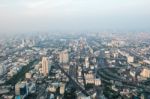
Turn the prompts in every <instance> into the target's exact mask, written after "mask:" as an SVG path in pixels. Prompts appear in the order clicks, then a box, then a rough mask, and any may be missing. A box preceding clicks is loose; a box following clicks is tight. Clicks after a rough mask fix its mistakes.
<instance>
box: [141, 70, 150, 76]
mask: <svg viewBox="0 0 150 99" xmlns="http://www.w3.org/2000/svg"><path fill="white" fill-rule="evenodd" d="M140 75H141V76H142V77H145V78H149V77H150V69H147V68H144V69H143V70H142V72H141V73H140Z"/></svg>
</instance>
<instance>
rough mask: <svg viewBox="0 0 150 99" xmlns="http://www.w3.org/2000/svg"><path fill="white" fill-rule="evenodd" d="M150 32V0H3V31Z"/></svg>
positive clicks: (0, 11) (0, 23)
mask: <svg viewBox="0 0 150 99" xmlns="http://www.w3.org/2000/svg"><path fill="white" fill-rule="evenodd" d="M107 30H110V31H111V30H112V31H118V30H119V31H150V0H0V33H22V32H24V33H25V32H101V31H107Z"/></svg>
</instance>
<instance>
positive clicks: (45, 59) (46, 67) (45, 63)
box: [42, 57, 50, 76]
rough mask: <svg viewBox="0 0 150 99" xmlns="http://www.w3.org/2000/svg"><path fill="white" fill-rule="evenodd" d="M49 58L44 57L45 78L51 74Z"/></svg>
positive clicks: (43, 72) (43, 71)
mask: <svg viewBox="0 0 150 99" xmlns="http://www.w3.org/2000/svg"><path fill="white" fill-rule="evenodd" d="M48 63H49V62H48V58H47V57H43V58H42V74H43V75H44V76H48V74H49V70H50V66H49V64H48Z"/></svg>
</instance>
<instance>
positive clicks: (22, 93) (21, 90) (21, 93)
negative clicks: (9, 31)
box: [15, 82, 28, 99]
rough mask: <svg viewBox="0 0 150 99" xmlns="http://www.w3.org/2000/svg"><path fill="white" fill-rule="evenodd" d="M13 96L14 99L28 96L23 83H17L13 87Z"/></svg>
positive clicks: (25, 85)
mask: <svg viewBox="0 0 150 99" xmlns="http://www.w3.org/2000/svg"><path fill="white" fill-rule="evenodd" d="M15 95H16V98H17V97H18V98H17V99H24V98H25V97H26V96H27V95H28V87H27V84H26V83H25V82H19V83H17V84H16V85H15ZM19 97H20V98H19Z"/></svg>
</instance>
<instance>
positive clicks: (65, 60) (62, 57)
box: [59, 50, 69, 63]
mask: <svg viewBox="0 0 150 99" xmlns="http://www.w3.org/2000/svg"><path fill="white" fill-rule="evenodd" d="M59 62H60V63H68V62H69V55H68V52H67V50H65V51H62V52H60V53H59Z"/></svg>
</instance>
